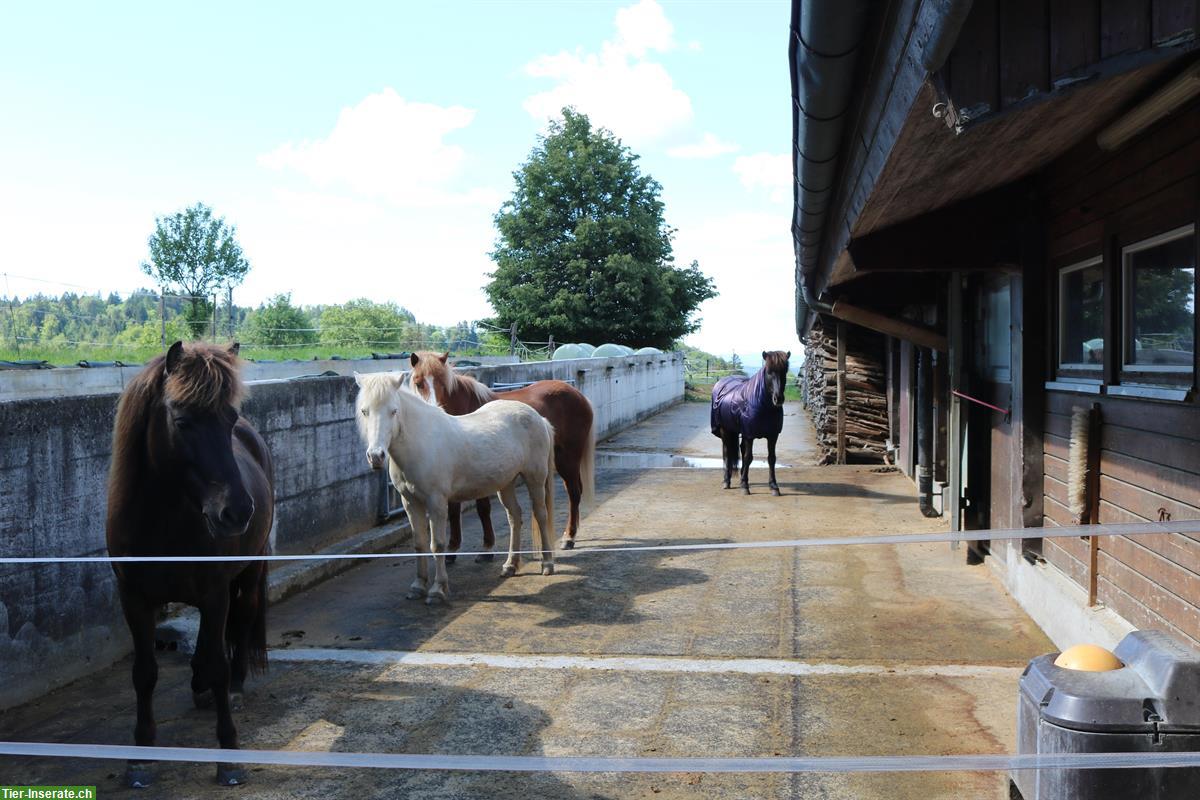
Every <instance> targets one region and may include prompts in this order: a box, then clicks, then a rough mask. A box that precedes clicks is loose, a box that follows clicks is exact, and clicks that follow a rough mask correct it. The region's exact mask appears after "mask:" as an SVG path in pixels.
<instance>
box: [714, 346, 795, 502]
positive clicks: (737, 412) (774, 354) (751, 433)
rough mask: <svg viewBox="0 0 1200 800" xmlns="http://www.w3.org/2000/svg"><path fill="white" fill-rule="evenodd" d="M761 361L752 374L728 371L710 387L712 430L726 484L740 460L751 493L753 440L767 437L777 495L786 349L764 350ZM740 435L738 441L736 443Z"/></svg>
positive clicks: (773, 488) (746, 488)
mask: <svg viewBox="0 0 1200 800" xmlns="http://www.w3.org/2000/svg"><path fill="white" fill-rule="evenodd" d="M762 357H763V365H762V368H761V369H759V371H758V372H756V373H754V375H753V376H751V377H749V378H746V377H743V376H741V375H730V376H729V377H727V378H722V379H721V380H719V381H717V385H716V386H714V387H713V391H712V432H713V436H717V437H719V438H720V439H721V455H722V457H723V458H724V461H725V488H726V489H728V488H729V480H730V478H731V477H732V476H733V471H734V470H735V469H737V466H738V455H739V452H740V455H741V460H742V473H741V474H742V491H743V492H744V493H745V494H750V462H751V461H753V460H754V440H755V439H766V440H767V466H768V468H769V469H770V474H771V480H770V483H769V484H767V485H768V486H770V488H771V494H773V495H775V496H776V497H778V496H779V484H778V483H776V482H775V442H776V440H777V439H778V438H779V432H780V431H782V430H783V392H784V387H785V386H786V385H787V374H788V359H789V358H791V357H792V353H791V351H790V350H789V351H788V352H786V353H785V352H784V351H782V350H771V351H766V350H764V351H763V354H762ZM739 438H740V440H741V441H740V444H739Z"/></svg>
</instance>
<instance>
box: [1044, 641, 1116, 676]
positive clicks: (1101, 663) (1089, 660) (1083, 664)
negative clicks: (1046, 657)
mask: <svg viewBox="0 0 1200 800" xmlns="http://www.w3.org/2000/svg"><path fill="white" fill-rule="evenodd" d="M1054 666H1056V667H1062V668H1063V669H1077V670H1079V671H1080V672H1108V671H1110V670H1114V669H1120V668H1121V667H1123V666H1125V665H1124V664H1122V663H1121V661H1120V659H1118V658H1117V657H1116V656H1114V655H1113V654H1112V653H1111V652H1109V651H1108V650H1105V649H1104V648H1103V647H1100V646H1099V645H1095V644H1077V645H1075V646H1074V647H1068V648H1067V649H1066V650H1063V651H1062V652H1061V653H1059V654H1058V658H1056V659H1054Z"/></svg>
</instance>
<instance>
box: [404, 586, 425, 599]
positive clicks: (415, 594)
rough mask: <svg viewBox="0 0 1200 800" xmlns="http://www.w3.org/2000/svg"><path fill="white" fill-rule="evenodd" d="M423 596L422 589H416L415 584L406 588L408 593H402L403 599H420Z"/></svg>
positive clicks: (423, 591)
mask: <svg viewBox="0 0 1200 800" xmlns="http://www.w3.org/2000/svg"><path fill="white" fill-rule="evenodd" d="M424 596H425V590H424V589H418V588H417V587H416V586H414V587H412V588H411V589H409V590H408V594H406V595H404V599H405V600H420V599H421V598H422V597H424Z"/></svg>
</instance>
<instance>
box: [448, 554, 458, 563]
mask: <svg viewBox="0 0 1200 800" xmlns="http://www.w3.org/2000/svg"><path fill="white" fill-rule="evenodd" d="M455 561H458V556H456V555H454V554H453V553H451V554H450V555H448V556H446V563H447V564H453V563H454V562H455Z"/></svg>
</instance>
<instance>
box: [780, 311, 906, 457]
mask: <svg viewBox="0 0 1200 800" xmlns="http://www.w3.org/2000/svg"><path fill="white" fill-rule="evenodd" d="M846 332H847V342H846V382H845V404H846V460H847V461H853V462H857V463H882V462H883V461H885V460H886V456H887V438H888V408H887V388H886V377H887V376H886V374H885V372H884V370H885V366H884V359H885V358H886V349H885V345H884V338H883V336H882V335H880V334H878V333H875V332H874V331H869V330H867V329H865V328H860V327H858V326H857V325H850V324H847V325H846ZM804 345H805V347H804V365H803V367H802V370H801V380H802V381H803V385H804V387H805V391H806V397H807V400H808V411H809V413H810V414H811V415H812V418H813V425H814V426H815V427H816V429H817V440H818V441H819V442H820V444H821V448H822V450H824V452H825V455H824V458H823V460H822V463H825V464H831V463H833V462H835V461H836V460H837V371H838V360H837V324H836V322H834V321H833V320H828V319H825V318H823V317H822V318H820V319H819V320H818V321H817V322H816V323H815V324H814V325H813V328H812V331H811V332H810V333H809V335H808V337H807V338H806V339H805V342H804Z"/></svg>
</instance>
